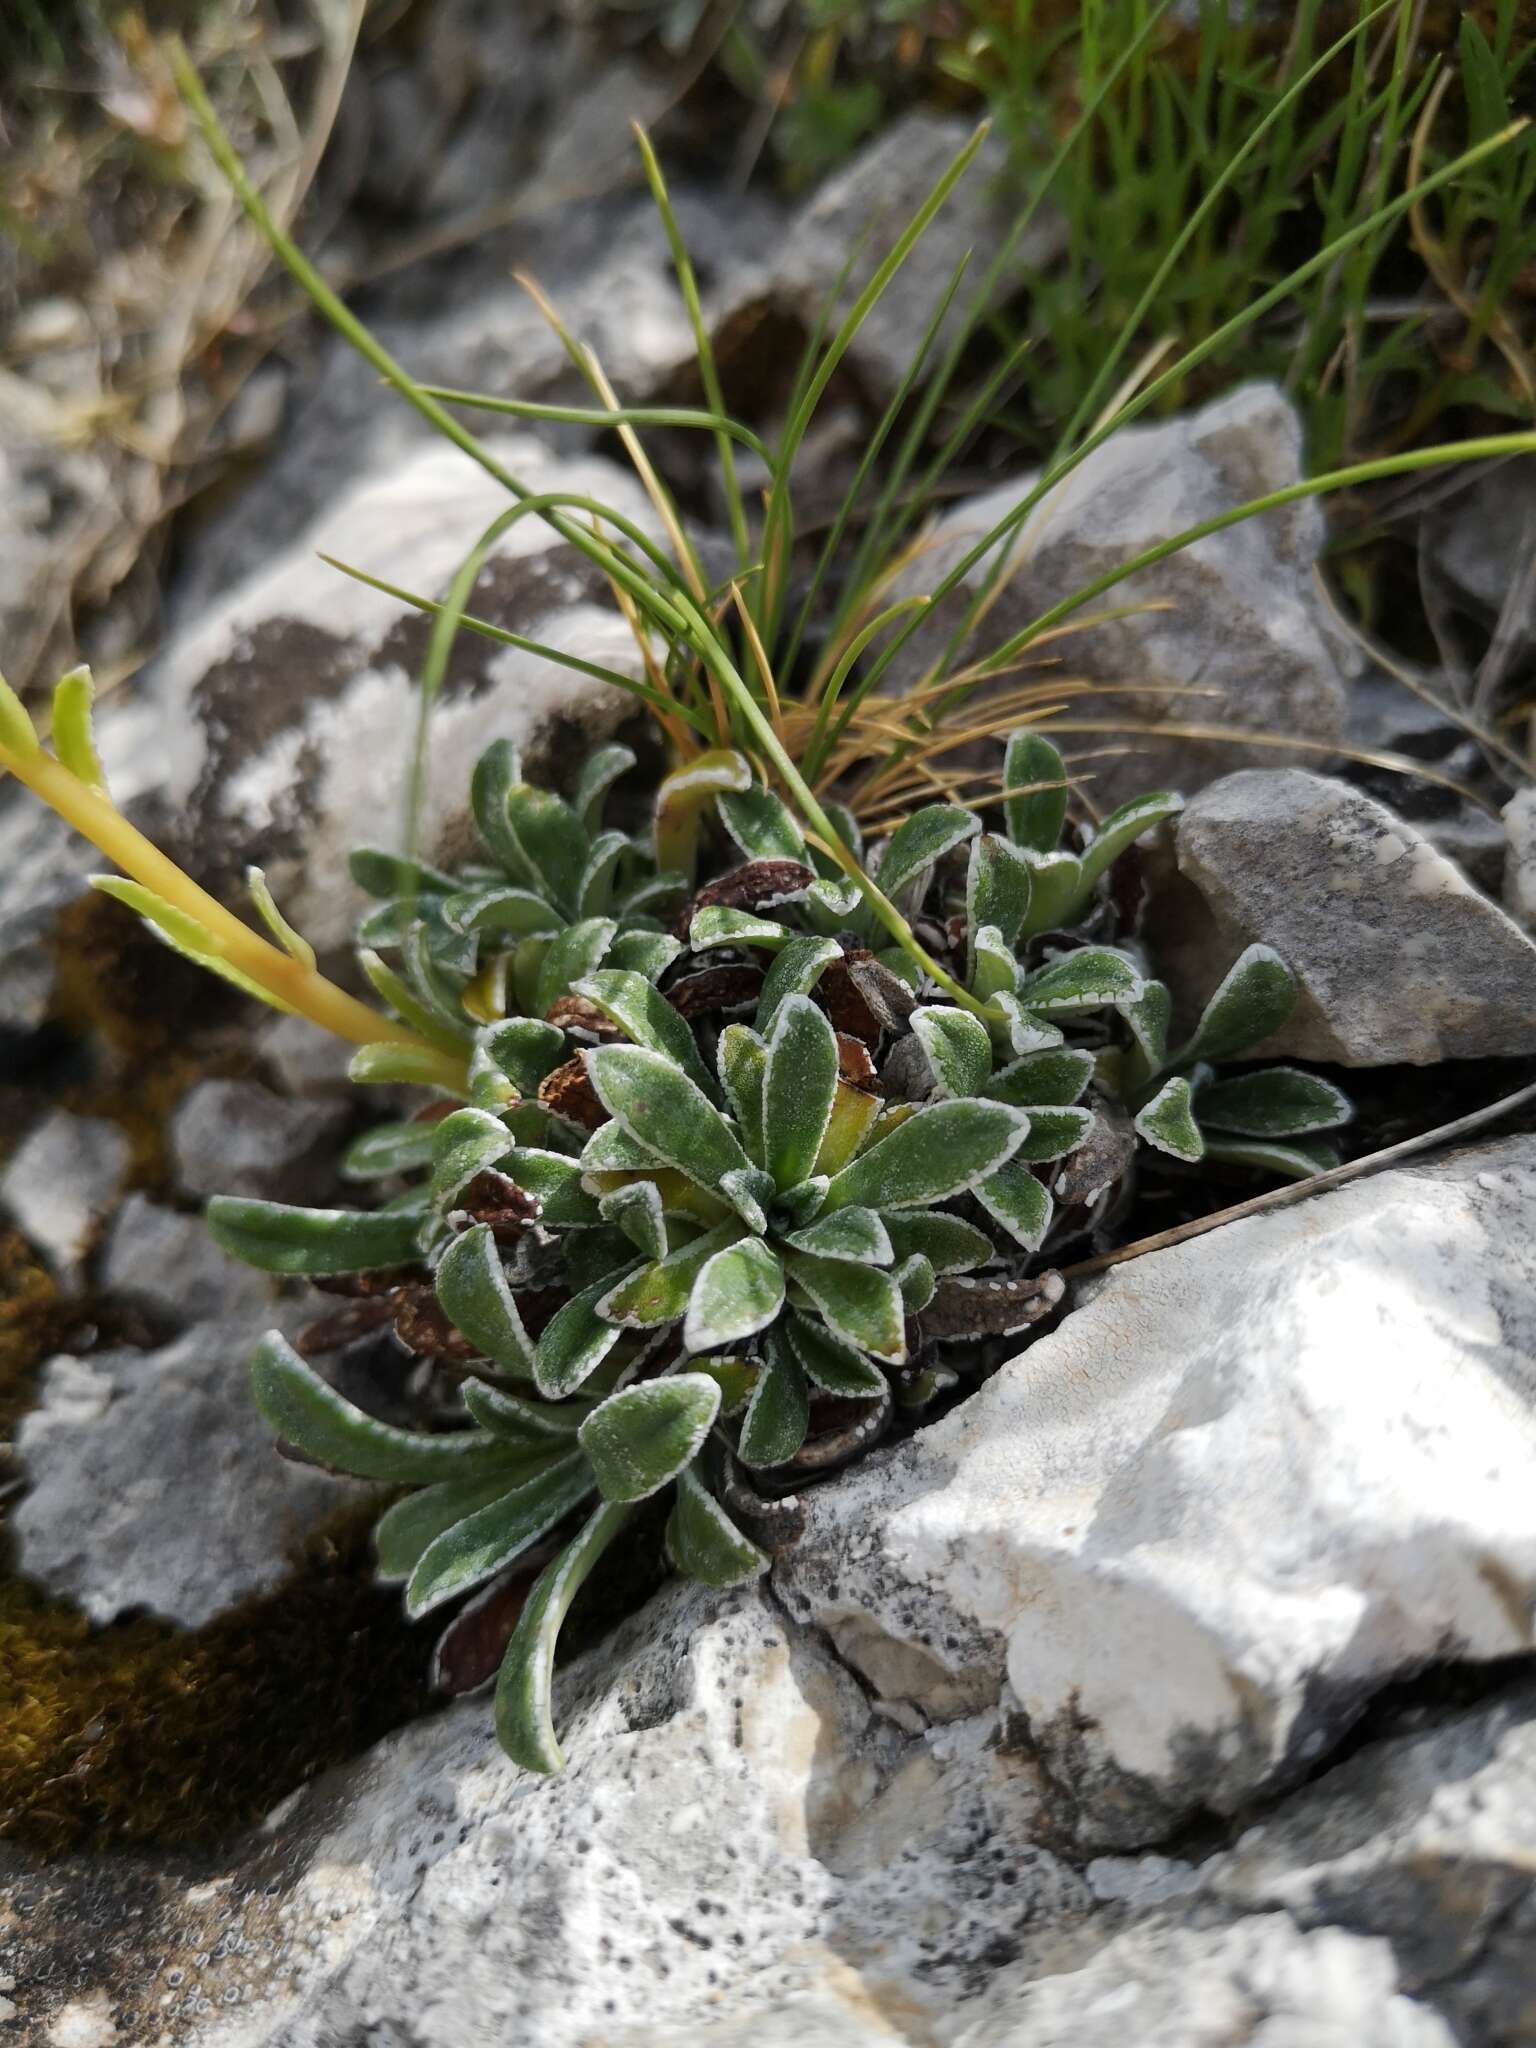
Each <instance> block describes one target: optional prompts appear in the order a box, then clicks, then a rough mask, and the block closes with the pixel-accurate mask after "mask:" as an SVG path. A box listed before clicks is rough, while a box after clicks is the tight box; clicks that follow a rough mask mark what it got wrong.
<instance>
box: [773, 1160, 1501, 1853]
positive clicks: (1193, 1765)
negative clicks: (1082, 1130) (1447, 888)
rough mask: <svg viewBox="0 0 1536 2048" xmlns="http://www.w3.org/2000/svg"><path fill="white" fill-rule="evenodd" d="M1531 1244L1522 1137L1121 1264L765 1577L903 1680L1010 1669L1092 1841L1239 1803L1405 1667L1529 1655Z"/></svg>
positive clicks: (854, 1479) (847, 1653) (1290, 1771)
mask: <svg viewBox="0 0 1536 2048" xmlns="http://www.w3.org/2000/svg"><path fill="white" fill-rule="evenodd" d="M1533 1246H1536V1145H1533V1142H1532V1141H1531V1140H1530V1139H1528V1138H1527V1139H1510V1140H1507V1141H1505V1142H1502V1143H1499V1144H1495V1145H1489V1146H1485V1147H1482V1148H1479V1149H1475V1150H1468V1151H1464V1152H1461V1153H1458V1154H1456V1155H1454V1156H1453V1157H1452V1158H1450V1159H1448V1160H1446V1161H1444V1162H1443V1163H1441V1164H1438V1165H1435V1166H1433V1167H1424V1168H1420V1169H1417V1170H1412V1171H1400V1172H1395V1173H1389V1174H1383V1175H1381V1176H1379V1177H1377V1178H1375V1179H1373V1180H1369V1181H1365V1182H1362V1183H1360V1184H1359V1185H1356V1186H1352V1187H1348V1188H1345V1189H1341V1190H1337V1191H1335V1192H1333V1193H1330V1194H1326V1195H1323V1196H1320V1197H1318V1198H1317V1199H1316V1200H1314V1201H1311V1202H1305V1203H1302V1204H1299V1205H1297V1206H1295V1207H1293V1208H1289V1209H1285V1210H1280V1211H1276V1212H1274V1213H1272V1214H1269V1215H1264V1216H1259V1217H1254V1218H1251V1219H1249V1220H1247V1221H1244V1222H1240V1223H1235V1224H1232V1225H1230V1226H1228V1227H1227V1228H1225V1229H1223V1230H1221V1231H1219V1232H1216V1233H1214V1234H1212V1235H1211V1236H1208V1237H1204V1238H1200V1239H1197V1240H1194V1241H1192V1242H1190V1243H1188V1244H1185V1245H1180V1246H1177V1247H1174V1248H1171V1249H1169V1250H1166V1251H1162V1252H1157V1253H1154V1254H1151V1255H1150V1256H1148V1257H1145V1258H1143V1259H1140V1260H1137V1261H1135V1262H1133V1263H1131V1264H1129V1265H1126V1266H1123V1267H1119V1268H1116V1269H1115V1270H1114V1271H1112V1272H1111V1273H1109V1274H1108V1275H1107V1276H1106V1277H1105V1278H1104V1280H1103V1282H1102V1284H1101V1285H1100V1286H1099V1289H1098V1292H1097V1293H1096V1294H1094V1295H1093V1296H1092V1298H1091V1299H1089V1300H1088V1301H1086V1302H1085V1303H1084V1304H1083V1305H1082V1306H1081V1307H1079V1308H1078V1310H1077V1311H1076V1313H1075V1314H1073V1315H1071V1316H1069V1317H1068V1318H1067V1320H1066V1321H1065V1322H1064V1323H1063V1324H1061V1326H1060V1327H1059V1328H1058V1329H1057V1330H1055V1331H1054V1332H1052V1333H1051V1334H1050V1335H1048V1336H1046V1337H1044V1338H1042V1339H1040V1340H1038V1341H1037V1342H1036V1343H1035V1344H1034V1345H1032V1346H1031V1347H1030V1349H1029V1350H1028V1351H1026V1352H1025V1353H1024V1354H1023V1355H1022V1356H1021V1357H1020V1358H1018V1359H1016V1360H1015V1361H1014V1362H1013V1363H1012V1364H1011V1365H1008V1366H1006V1367H1004V1368H1003V1370H1002V1371H1001V1372H1000V1373H999V1374H998V1375H997V1376H996V1377H995V1378H994V1379H992V1380H991V1381H989V1382H988V1383H987V1384H986V1385H985V1386H984V1387H982V1389H981V1390H980V1391H979V1392H978V1393H977V1394H976V1395H975V1396H974V1397H973V1398H972V1399H971V1400H969V1401H967V1402H966V1403H964V1404H963V1405H962V1406H961V1407H959V1408H957V1409H956V1410H955V1411H954V1412H953V1413H952V1414H950V1415H948V1416H946V1417H945V1418H944V1419H943V1420H942V1421H941V1422H939V1423H937V1424H935V1425H934V1426H933V1427H932V1428H930V1429H927V1430H924V1431H923V1432H922V1433H921V1434H919V1435H918V1436H916V1437H915V1438H913V1439H912V1440H911V1441H910V1442H909V1443H908V1444H906V1445H904V1446H902V1447H900V1448H898V1449H895V1450H892V1451H888V1452H883V1453H877V1454H876V1455H875V1456H874V1457H872V1458H870V1459H868V1460H866V1461H865V1462H864V1463H863V1464H862V1465H859V1466H858V1467H856V1468H854V1469H853V1470H852V1471H851V1472H849V1473H848V1474H847V1475H845V1476H844V1477H843V1478H842V1479H840V1480H839V1482H838V1484H837V1485H836V1486H835V1487H826V1488H823V1489H819V1490H817V1491H816V1492H814V1493H813V1494H811V1495H808V1496H807V1512H808V1523H807V1530H806V1534H805V1537H804V1539H803V1540H802V1542H801V1543H800V1545H799V1546H798V1547H797V1548H796V1549H795V1550H793V1551H791V1552H788V1553H786V1554H785V1555H784V1556H783V1557H782V1558H781V1559H780V1561H779V1563H778V1565H777V1567H776V1583H777V1584H778V1586H779V1588H780V1590H781V1592H782V1594H783V1597H784V1598H785V1599H786V1601H787V1602H788V1603H789V1606H790V1608H791V1611H792V1612H794V1613H795V1614H796V1615H797V1616H799V1617H800V1618H801V1619H802V1620H805V1621H810V1622H815V1623H818V1624H820V1625H821V1626H822V1627H824V1628H826V1629H827V1630H828V1631H829V1632H830V1634H831V1636H832V1639H833V1640H834V1641H835V1642H836V1643H837V1645H838V1647H839V1650H840V1652H841V1653H842V1655H843V1656H844V1657H845V1658H847V1660H848V1661H849V1662H850V1663H852V1664H853V1665H854V1666H855V1667H856V1668H857V1669H859V1670H860V1671H862V1672H863V1673H864V1674H865V1676H866V1678H867V1679H868V1680H869V1682H870V1683H871V1684H872V1685H873V1687H874V1688H875V1690H876V1692H877V1693H878V1694H880V1695H882V1696H887V1697H890V1698H892V1699H893V1700H895V1701H896V1702H898V1703H901V1702H906V1703H909V1704H911V1705H915V1706H916V1707H917V1708H919V1709H920V1710H921V1711H922V1712H924V1713H926V1714H929V1715H932V1716H935V1717H938V1718H944V1717H947V1716H951V1715H954V1714H956V1713H960V1712H970V1713H974V1712H976V1711H978V1710H980V1709H983V1708H984V1707H985V1706H986V1705H987V1703H988V1702H990V1701H997V1700H999V1699H1000V1698H1001V1699H1005V1700H1006V1699H1007V1698H1008V1697H1009V1696H1010V1695H1008V1694H1005V1692H1004V1682H1005V1679H1006V1681H1007V1683H1008V1685H1009V1687H1011V1696H1012V1697H1013V1698H1014V1699H1015V1700H1016V1701H1017V1704H1018V1708H1019V1710H1020V1713H1021V1718H1022V1721H1023V1724H1024V1725H1025V1726H1026V1727H1027V1729H1028V1732H1029V1738H1030V1740H1031V1741H1032V1742H1033V1743H1034V1744H1035V1745H1036V1746H1037V1747H1038V1749H1039V1752H1040V1755H1041V1757H1042V1759H1043V1761H1044V1763H1045V1765H1046V1768H1047V1770H1048V1772H1049V1775H1050V1779H1051V1781H1052V1784H1053V1785H1054V1787H1055V1788H1056V1790H1057V1793H1058V1794H1059V1797H1060V1799H1061V1801H1062V1805H1063V1809H1064V1816H1065V1817H1064V1821H1063V1824H1064V1825H1068V1826H1070V1827H1072V1828H1074V1829H1075V1830H1076V1833H1077V1835H1078V1838H1079V1839H1080V1840H1082V1841H1083V1842H1085V1843H1093V1844H1100V1845H1106V1846H1128V1845H1135V1844H1139V1843H1146V1842H1150V1841H1154V1840H1156V1839H1157V1838H1158V1837H1159V1836H1160V1835H1161V1834H1163V1833H1165V1832H1166V1831H1167V1830H1168V1828H1169V1827H1170V1826H1172V1825H1174V1824H1176V1823H1177V1822H1178V1821H1179V1820H1180V1819H1181V1818H1183V1817H1184V1816H1186V1815H1188V1814H1189V1813H1190V1812H1192V1811H1194V1810H1196V1809H1201V1808H1203V1809H1214V1810H1215V1811H1217V1812H1221V1813H1227V1812H1232V1811H1234V1810H1236V1809H1237V1808H1239V1807H1241V1806H1242V1805H1243V1804H1244V1803H1245V1802H1246V1801H1247V1800H1249V1799H1251V1798H1252V1797H1253V1796H1254V1795H1255V1794H1256V1793H1258V1792H1260V1791H1262V1790H1267V1789H1271V1788H1273V1787H1274V1786H1275V1785H1276V1784H1280V1783H1284V1782H1286V1781H1287V1780H1289V1779H1294V1778H1295V1777H1296V1776H1297V1775H1298V1774H1299V1773H1301V1772H1303V1771H1305V1770H1306V1769H1307V1768H1308V1767H1309V1766H1310V1765H1312V1764H1313V1763H1315V1762H1316V1760H1317V1759H1318V1758H1319V1757H1321V1756H1323V1755H1325V1754H1326V1753H1327V1751H1328V1750H1329V1748H1330V1747H1331V1745H1332V1744H1333V1743H1334V1742H1335V1741H1336V1740H1337V1738H1338V1736H1339V1735H1340V1733H1341V1732H1342V1731H1343V1730H1344V1729H1345V1728H1347V1727H1348V1726H1349V1725H1350V1723H1351V1722H1352V1721H1353V1720H1354V1719H1355V1717H1356V1716H1357V1714H1358V1713H1359V1711H1360V1709H1361V1707H1362V1706H1363V1705H1364V1703H1365V1701H1366V1700H1367V1699H1368V1698H1370V1696H1371V1695H1372V1694H1373V1693H1374V1692H1375V1691H1377V1690H1378V1689H1379V1688H1380V1687H1382V1686H1383V1685H1385V1684H1387V1683H1389V1682H1390V1681H1392V1680H1394V1679H1398V1678H1402V1677H1404V1676H1405V1675H1407V1674H1410V1673H1412V1672H1414V1671H1416V1670H1418V1669H1419V1668H1421V1667H1422V1666H1423V1665H1424V1664H1426V1663H1427V1662H1429V1661H1430V1660H1432V1659H1434V1658H1437V1657H1444V1656H1450V1655H1454V1656H1460V1657H1466V1658H1497V1657H1502V1656H1507V1655H1511V1654H1514V1653H1516V1652H1519V1651H1522V1650H1525V1649H1527V1648H1528V1647H1529V1644H1530V1640H1531V1614H1532V1608H1533V1603H1536V1493H1533V1490H1532V1487H1531V1478H1530V1475H1531V1471H1532V1465H1533V1460H1536V1368H1533V1365H1532V1359H1533V1356H1536V1329H1533V1324H1532V1310H1531V1302H1532V1299H1533V1298H1536V1297H1533V1293H1532V1282H1533V1280H1536V1254H1533V1249H1532V1248H1533ZM1258 1502H1262V1504H1263V1508H1262V1512H1261V1513H1260V1512H1256V1511H1255V1504H1256V1503H1258Z"/></svg>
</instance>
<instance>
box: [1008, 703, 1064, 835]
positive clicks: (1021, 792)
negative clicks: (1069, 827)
mask: <svg viewBox="0 0 1536 2048" xmlns="http://www.w3.org/2000/svg"><path fill="white" fill-rule="evenodd" d="M1003 792H1004V795H1003V816H1004V818H1005V819H1006V821H1007V825H1008V837H1009V838H1010V839H1011V840H1012V841H1013V842H1014V844H1015V845H1016V846H1021V847H1026V848H1028V849H1029V851H1030V852H1032V853H1051V852H1054V850H1055V847H1056V843H1057V841H1058V840H1059V839H1060V838H1061V828H1062V826H1063V825H1064V824H1065V822H1066V817H1067V796H1068V790H1067V769H1066V763H1065V762H1064V761H1063V760H1062V758H1061V755H1060V754H1059V753H1058V752H1057V751H1056V749H1055V747H1054V746H1052V744H1051V742H1050V741H1049V740H1048V739H1047V738H1046V737H1045V735H1044V733H1038V732H1030V731H1028V730H1027V729H1026V730H1024V731H1021V732H1013V733H1010V734H1009V735H1008V744H1007V747H1006V748H1005V749H1004V752H1003Z"/></svg>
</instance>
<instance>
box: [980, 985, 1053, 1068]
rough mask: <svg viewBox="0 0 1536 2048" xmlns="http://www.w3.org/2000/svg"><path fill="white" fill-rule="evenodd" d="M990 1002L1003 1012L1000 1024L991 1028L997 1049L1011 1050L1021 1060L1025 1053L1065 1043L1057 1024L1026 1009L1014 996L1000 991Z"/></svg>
mask: <svg viewBox="0 0 1536 2048" xmlns="http://www.w3.org/2000/svg"><path fill="white" fill-rule="evenodd" d="M989 1001H990V1002H991V1005H992V1007H993V1009H995V1010H998V1011H1000V1012H1001V1013H1002V1018H1003V1022H1002V1025H1001V1027H1000V1028H997V1029H995V1030H994V1031H993V1042H994V1043H995V1044H996V1046H997V1048H998V1050H999V1051H1001V1052H1011V1053H1014V1054H1016V1055H1017V1056H1018V1057H1019V1058H1020V1059H1022V1058H1023V1057H1024V1055H1025V1054H1026V1053H1032V1052H1046V1051H1049V1050H1050V1048H1051V1047H1053V1046H1058V1045H1061V1044H1062V1043H1063V1042H1064V1034H1063V1032H1062V1028H1061V1026H1060V1025H1059V1024H1048V1023H1047V1022H1046V1020H1045V1019H1044V1018H1043V1017H1037V1016H1036V1015H1035V1013H1034V1011H1033V1010H1026V1009H1025V1007H1024V1005H1023V1004H1022V1003H1021V1002H1020V1001H1019V998H1018V997H1017V996H1010V995H1004V994H999V995H995V996H992V997H990V998H989Z"/></svg>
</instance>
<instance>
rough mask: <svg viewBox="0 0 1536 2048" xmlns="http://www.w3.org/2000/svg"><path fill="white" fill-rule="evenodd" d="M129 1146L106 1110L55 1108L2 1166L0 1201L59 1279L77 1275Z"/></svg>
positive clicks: (112, 1194)
mask: <svg viewBox="0 0 1536 2048" xmlns="http://www.w3.org/2000/svg"><path fill="white" fill-rule="evenodd" d="M130 1151H131V1148H130V1146H129V1143H128V1139H127V1137H126V1136H125V1134H124V1133H123V1132H122V1131H121V1130H119V1128H118V1126H117V1125H116V1124H114V1123H109V1122H108V1121H107V1120H106V1118H105V1117H95V1116H71V1115H70V1113H69V1112H68V1111H67V1110H63V1109H55V1110H51V1111H50V1112H49V1113H48V1115H47V1116H45V1117H44V1119H43V1121H42V1122H41V1123H40V1124H39V1125H38V1126H37V1128H36V1129H35V1130H34V1131H32V1132H30V1133H29V1134H28V1136H27V1137H25V1138H24V1139H23V1140H22V1142H21V1143H20V1145H18V1146H17V1148H16V1150H15V1151H14V1152H13V1153H12V1155H11V1157H10V1160H9V1161H8V1163H7V1165H6V1168H5V1172H4V1173H3V1174H0V1205H3V1206H4V1207H5V1208H7V1209H8V1210H9V1211H10V1213H11V1215H12V1216H13V1217H14V1218H15V1220H16V1226H17V1228H18V1229H19V1230H20V1231H21V1232H22V1234H23V1235H24V1236H25V1237H28V1238H30V1239H31V1241H32V1243H33V1244H35V1245H36V1246H37V1248H38V1250H39V1251H41V1252H43V1253H44V1254H45V1255H46V1256H47V1258H48V1260H49V1262H50V1264H51V1265H52V1266H53V1267H54V1269H55V1270H56V1271H57V1273H58V1274H59V1277H60V1278H61V1279H62V1280H64V1281H66V1282H69V1283H73V1282H75V1281H76V1280H78V1279H79V1277H80V1267H81V1262H82V1260H83V1258H84V1255H85V1253H86V1251H87V1250H88V1249H89V1246H90V1241H91V1238H92V1235H93V1234H94V1232H95V1230H96V1229H97V1227H98V1225H99V1224H100V1223H101V1222H102V1220H103V1218H104V1217H105V1216H106V1215H107V1213H108V1211H109V1210H110V1209H111V1207H112V1203H113V1201H114V1200H115V1198H116V1195H117V1190H118V1183H119V1182H120V1181H121V1179H122V1177H123V1174H124V1172H125V1171H126V1169H127V1166H128V1160H129V1156H130Z"/></svg>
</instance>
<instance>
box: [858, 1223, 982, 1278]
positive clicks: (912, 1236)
mask: <svg viewBox="0 0 1536 2048" xmlns="http://www.w3.org/2000/svg"><path fill="white" fill-rule="evenodd" d="M882 1220H883V1222H884V1224H885V1228H886V1234H887V1235H888V1236H889V1238H890V1240H891V1253H892V1256H893V1257H894V1258H896V1259H909V1258H914V1257H917V1256H919V1255H920V1256H921V1257H923V1258H925V1259H926V1260H927V1261H928V1263H929V1265H931V1266H932V1267H933V1270H934V1271H935V1273H968V1272H970V1270H971V1268H972V1267H973V1266H984V1265H985V1264H986V1263H987V1261H988V1259H990V1258H991V1257H992V1255H993V1253H992V1240H991V1238H990V1237H988V1236H987V1234H986V1232H985V1231H984V1230H978V1229H977V1228H976V1226H975V1224H973V1223H967V1222H965V1221H964V1220H963V1219H962V1218H961V1217H959V1216H945V1215H942V1214H940V1213H939V1212H938V1211H930V1212H928V1213H926V1214H925V1213H924V1212H923V1211H922V1210H912V1211H908V1212H906V1213H904V1214H897V1215H892V1216H886V1217H884V1218H883V1219H882Z"/></svg>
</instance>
